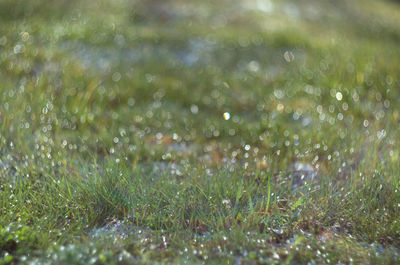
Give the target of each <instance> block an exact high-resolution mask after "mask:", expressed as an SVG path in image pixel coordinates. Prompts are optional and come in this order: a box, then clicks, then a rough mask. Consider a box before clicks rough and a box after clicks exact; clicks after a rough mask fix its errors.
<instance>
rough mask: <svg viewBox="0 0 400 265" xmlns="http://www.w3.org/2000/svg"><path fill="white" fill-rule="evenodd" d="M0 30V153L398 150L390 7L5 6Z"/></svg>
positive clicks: (397, 30) (262, 154)
mask: <svg viewBox="0 0 400 265" xmlns="http://www.w3.org/2000/svg"><path fill="white" fill-rule="evenodd" d="M0 24H1V26H0V79H1V81H0V92H1V103H2V104H1V106H0V120H1V124H2V133H1V137H2V138H1V139H2V144H3V147H4V148H2V150H3V152H4V155H6V154H7V155H10V154H11V153H14V154H15V157H18V158H19V159H21V157H22V153H24V150H32V149H33V150H35V151H34V152H35V153H36V155H37V156H38V157H42V158H43V159H46V158H48V157H52V158H55V157H56V159H55V161H59V160H61V161H63V160H65V159H66V158H65V155H64V153H63V152H64V151H63V152H61V151H59V150H57V151H54V150H55V149H56V147H60V146H61V147H62V148H63V149H62V150H65V152H67V153H68V154H69V156H68V159H69V160H74V158H73V157H74V156H75V157H76V159H78V158H79V159H87V157H91V156H93V154H95V156H97V155H98V156H99V157H104V156H111V157H114V158H115V159H126V160H129V161H137V162H140V163H146V162H149V161H152V162H155V161H167V162H169V161H181V160H182V159H187V160H188V161H198V160H199V159H200V160H201V161H203V162H205V163H210V164H217V165H220V164H223V162H224V161H225V162H226V161H231V160H232V159H233V161H242V162H243V163H247V164H246V165H249V163H250V164H254V166H257V167H258V168H269V169H270V170H272V171H274V172H277V171H279V170H280V168H284V167H287V166H288V165H290V164H292V163H293V162H294V161H297V160H299V159H300V160H305V161H308V162H310V163H314V164H318V160H323V162H321V163H320V164H319V165H318V166H319V167H322V168H323V167H324V168H329V167H331V166H332V162H331V160H330V159H331V158H332V157H333V154H335V152H340V154H341V156H340V157H341V158H340V159H339V158H338V159H339V160H340V161H341V160H345V161H347V162H348V163H349V161H350V164H354V165H353V167H357V165H359V164H360V163H365V161H367V160H366V159H365V158H366V157H368V152H372V153H371V154H370V155H371V157H372V158H371V159H372V160H371V159H370V160H368V161H370V162H371V161H372V162H371V164H370V168H371V170H372V168H373V167H375V168H376V164H378V163H381V162H382V161H386V162H393V161H397V159H398V154H397V152H396V150H394V151H393V146H394V145H395V144H396V143H398V137H397V136H398V131H397V128H398V119H399V113H398V108H397V107H398V106H399V98H400V97H399V89H398V88H399V80H398V76H399V70H400V66H399V58H400V50H399V42H400V3H399V2H398V1H389V0H387V1H385V0H363V1H359V0H351V1H344V0H336V1H332V0H318V1H317V0H298V1H290V0H284V1H273V0H242V1H238V0H236V1H234V0H232V1H225V0H221V1H204V0H202V1H197V0H192V1H186V0H185V1H181V0H167V1H158V0H148V1H127V0H115V1H107V0H99V1H85V0H80V1H78V0H69V1H66V0H58V1H39V0H31V1H22V0H17V1H15V0H13V1H11V0H1V1H0ZM396 137H397V138H396ZM377 141H378V142H377ZM372 143H374V144H376V143H378V144H379V145H378V146H377V147H376V148H374V149H373V151H371V150H372V149H368V147H369V146H370V145H371V144H372ZM16 146H17V147H18V148H17V147H16ZM4 150H8V151H4ZM383 150H385V151H383ZM10 157H11V158H10ZM10 157H9V159H11V160H12V156H10ZM15 157H14V159H15ZM280 157H281V158H282V159H277V158H280ZM328 157H329V159H328ZM363 159H364V160H363ZM339 160H338V162H337V166H339V165H341V164H342V163H341V162H340V161H339ZM244 161H246V162H244ZM362 161H364V162H362ZM386 162H385V163H386ZM333 164H335V163H333ZM335 165H336V164H335Z"/></svg>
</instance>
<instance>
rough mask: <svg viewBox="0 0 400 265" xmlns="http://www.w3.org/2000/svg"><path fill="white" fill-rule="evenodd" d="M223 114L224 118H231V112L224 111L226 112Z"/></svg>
mask: <svg viewBox="0 0 400 265" xmlns="http://www.w3.org/2000/svg"><path fill="white" fill-rule="evenodd" d="M222 116H223V117H224V120H226V121H227V120H229V119H230V118H231V114H230V113H229V112H224V114H222Z"/></svg>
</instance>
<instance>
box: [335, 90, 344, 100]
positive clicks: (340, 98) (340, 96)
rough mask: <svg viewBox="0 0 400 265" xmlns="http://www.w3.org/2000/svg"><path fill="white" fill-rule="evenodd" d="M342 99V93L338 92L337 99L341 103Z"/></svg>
mask: <svg viewBox="0 0 400 265" xmlns="http://www.w3.org/2000/svg"><path fill="white" fill-rule="evenodd" d="M342 98H343V95H342V93H341V92H337V93H336V99H337V100H339V101H341V100H342Z"/></svg>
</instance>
